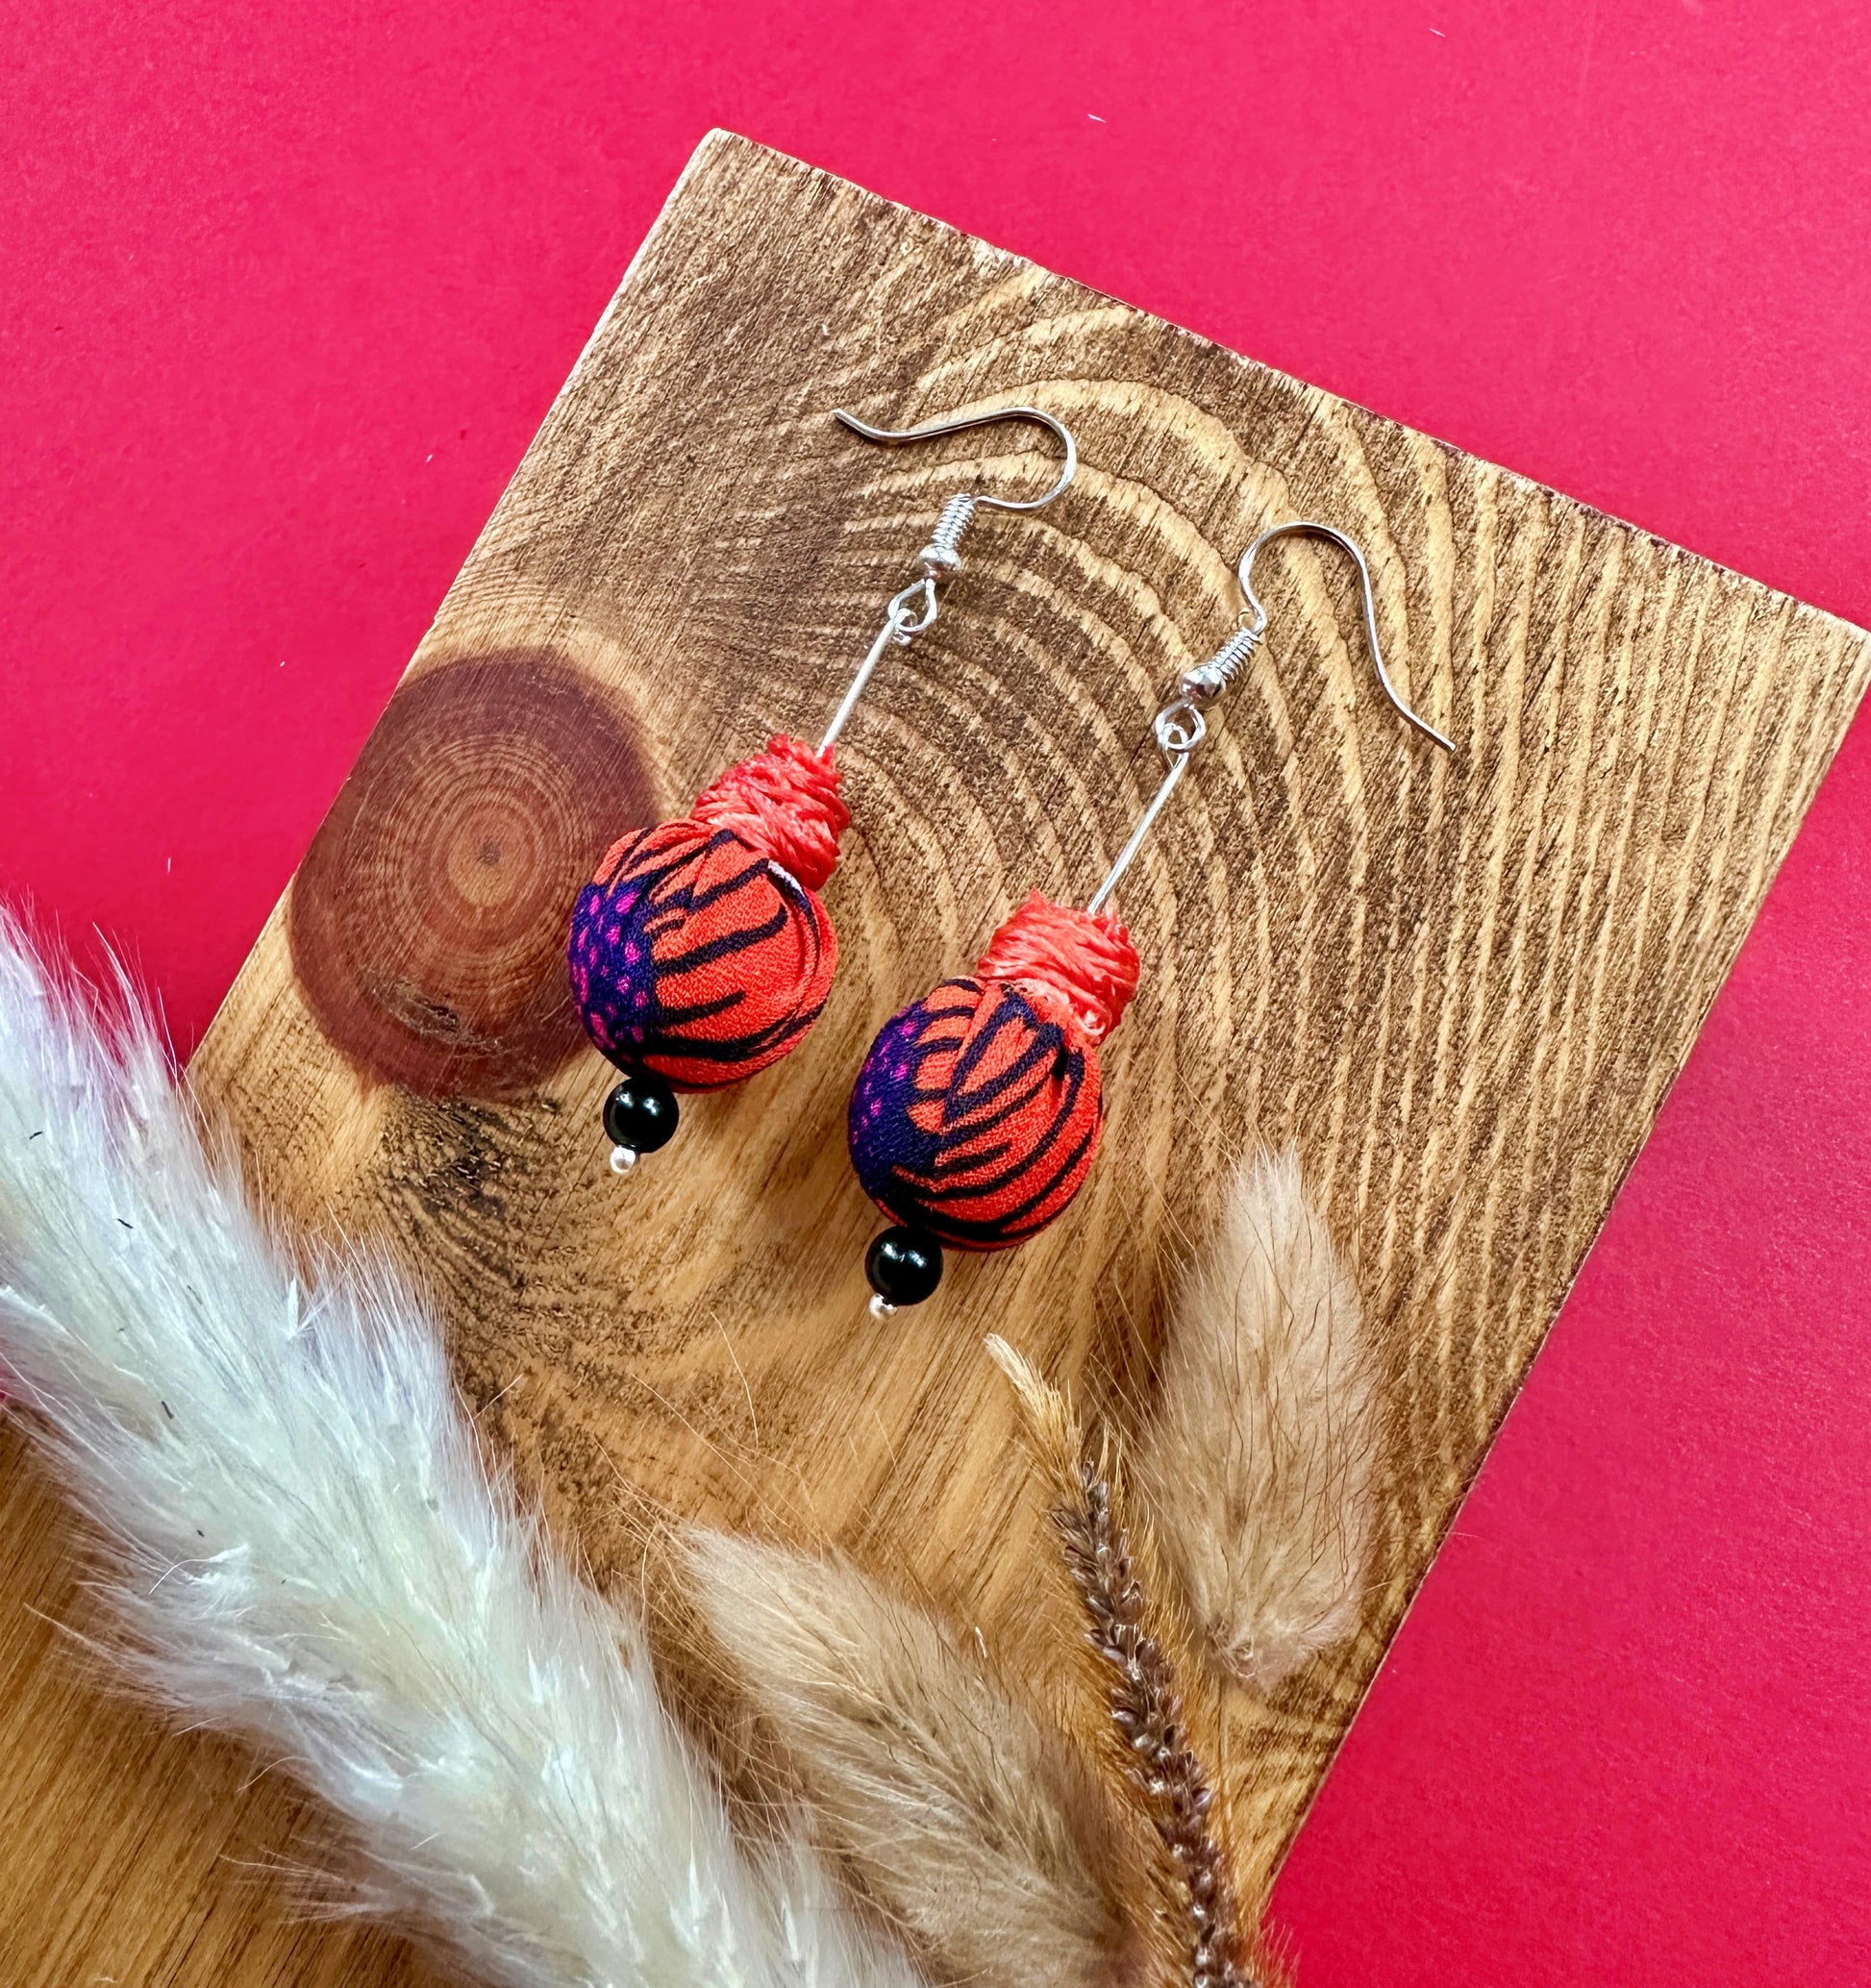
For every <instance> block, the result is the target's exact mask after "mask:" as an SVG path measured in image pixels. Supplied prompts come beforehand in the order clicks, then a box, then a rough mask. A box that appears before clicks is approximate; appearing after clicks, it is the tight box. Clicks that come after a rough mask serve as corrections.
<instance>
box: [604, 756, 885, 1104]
mask: <svg viewBox="0 0 1871 1988" xmlns="http://www.w3.org/2000/svg"><path fill="white" fill-rule="evenodd" d="M849 821H850V815H849V813H848V812H847V810H846V808H845V807H844V804H843V802H842V801H841V800H839V798H838V793H837V775H836V772H835V771H834V770H833V767H832V762H831V756H830V755H829V754H826V755H819V754H816V753H813V752H812V751H811V749H810V748H809V747H806V746H804V745H802V744H801V743H800V742H799V741H798V740H797V739H788V738H776V739H774V740H773V742H772V743H771V745H769V747H768V748H767V750H766V752H764V753H761V754H757V755H756V756H755V757H754V758H751V759H747V760H743V761H742V762H741V763H740V764H739V765H737V766H734V767H731V768H730V769H729V770H728V772H727V773H725V774H723V775H722V777H721V779H720V780H718V781H717V782H716V783H714V785H713V786H712V787H711V788H709V789H708V791H707V792H706V793H704V794H703V795H702V796H701V797H700V798H699V799H698V800H697V802H696V804H695V806H694V808H691V809H690V811H689V812H688V813H687V814H686V815H685V816H684V817H683V818H682V819H681V820H679V821H671V822H659V823H658V824H657V825H656V826H655V827H654V828H648V829H639V830H636V831H635V832H632V833H631V834H628V835H626V836H624V837H623V838H622V839H621V840H620V841H618V842H617V843H615V844H614V845H613V846H612V847H611V850H610V851H609V852H608V853H607V854H606V856H605V858H604V860H603V862H602V863H601V864H600V865H599V866H598V872H597V875H596V876H595V877H594V878H593V879H592V880H591V882H589V883H587V884H586V886H585V888H584V889H583V890H581V891H580V892H579V896H578V903H577V905H576V906H575V907H574V908H573V911H572V926H571V945H570V953H569V966H570V971H571V982H572V993H573V996H574V998H575V999H576V1001H577V1003H578V1010H579V1014H580V1016H581V1017H582V1019H583V1020H584V1023H585V1029H586V1033H587V1034H588V1035H589V1036H590V1038H591V1040H592V1042H593V1043H595V1044H596V1045H597V1047H598V1048H599V1049H600V1050H602V1051H603V1052H604V1054H605V1055H606V1056H609V1057H610V1058H611V1061H612V1062H613V1063H616V1064H618V1065H619V1066H620V1067H622V1068H624V1069H629V1068H631V1067H632V1066H633V1065H637V1064H640V1065H643V1066H645V1067H647V1068H649V1069H652V1070H655V1071H657V1072H659V1073H660V1074H661V1076H663V1077H665V1078H667V1079H668V1081H669V1082H670V1083H671V1084H673V1085H674V1086H675V1087H676V1088H677V1089H679V1090H715V1089H718V1088H720V1087H721V1086H722V1085H724V1084H730V1083H736V1082H738V1081H740V1079H742V1078H744V1077H751V1076H752V1075H753V1074H754V1073H755V1071H757V1070H763V1069H765V1068H766V1066H767V1065H768V1064H769V1063H773V1062H777V1061H778V1060H779V1058H780V1057H782V1056H785V1055H786V1052H787V1051H788V1050H790V1049H792V1048H794V1047H795V1046H796V1045H797V1044H798V1042H799V1041H800V1040H801V1039H802V1038H803V1037H804V1035H805V1034H806V1031H808V1030H809V1029H810V1028H811V1026H812V1024H813V1023H814V1022H815V1021H816V1020H817V1019H818V1015H819V1010H820V1009H821V1008H823V1006H825V998H826V996H827V994H828V993H829V992H830V991H831V986H832V975H833V971H834V969H835V968H836V964H837V957H838V947H837V938H836V934H835V933H834V932H833V930H832V921H831V919H830V917H829V916H828V915H827V914H826V910H825V907H824V906H823V905H822V904H821V903H820V902H819V899H818V895H817V891H818V886H819V885H820V884H822V883H823V882H825V880H826V879H827V878H828V877H829V876H830V875H831V874H832V870H833V867H834V866H835V864H836V861H837V844H838V837H839V835H840V834H841V833H842V832H843V830H844V828H845V826H846V825H847V823H848V822H849Z"/></svg>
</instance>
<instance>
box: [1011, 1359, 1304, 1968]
mask: <svg viewBox="0 0 1871 1988" xmlns="http://www.w3.org/2000/svg"><path fill="white" fill-rule="evenodd" d="M987 1351H988V1353H989V1354H991V1355H992V1356H993V1358H994V1360H995V1361H996V1363H997V1364H998V1365H999V1366H1000V1368H1001V1370H1002V1372H1003V1373H1005V1374H1006V1375H1007V1377H1008V1379H1009V1380H1010V1381H1011V1383H1012V1385H1013V1391H1014V1394H1015V1396H1016V1398H1017V1399H1018V1401H1019V1404H1020V1407H1021V1410H1022V1413H1023V1415H1024V1418H1025V1422H1026V1427H1027V1431H1028V1435H1029V1438H1030V1440H1031V1442H1032V1445H1033V1450H1034V1454H1035V1461H1036V1462H1037V1463H1038V1465H1039V1467H1040V1469H1041V1471H1042V1473H1043V1475H1044V1477H1045V1479H1046V1481H1047V1486H1048V1491H1049V1495H1050V1496H1051V1498H1052V1500H1053V1506H1052V1513H1051V1516H1052V1521H1053V1524H1054V1526H1055V1527H1056V1528H1058V1531H1059V1535H1060V1544H1061V1547H1062V1549H1063V1553H1064V1560H1065V1565H1066V1567H1067V1569H1068V1570H1069V1572H1070V1574H1071V1576H1072V1579H1073V1581H1074V1583H1075V1585H1076V1586H1077V1588H1078V1591H1079V1596H1080V1600H1081V1603H1082V1605H1083V1608H1084V1612H1085V1622H1086V1626H1087V1642H1088V1645H1089V1648H1090V1650H1091V1652H1092V1653H1093V1655H1094V1657H1095V1659H1096V1665H1097V1671H1098V1675H1099V1677H1100V1680H1101V1684H1102V1689H1103V1691H1104V1694H1105V1698H1106V1702H1107V1704H1108V1706H1109V1710H1110V1735H1111V1746H1112V1751H1113V1752H1114V1754H1115V1756H1116V1757H1117V1758H1118V1759H1119V1761H1120V1762H1121V1764H1122V1769H1123V1772H1124V1775H1125V1777H1127V1778H1128V1780H1129V1781H1130V1783H1131V1785H1132V1786H1133V1787H1134V1788H1135V1790H1136V1792H1137V1794H1138V1796H1139V1797H1140V1799H1141V1802H1142V1805H1143V1809H1144V1813H1145V1814H1146V1815H1147V1817H1148V1819H1149V1821H1150V1823H1151V1825H1152V1826H1153V1827H1154V1828H1155V1830H1156V1832H1157V1835H1158V1837H1159V1838H1160V1841H1161V1843H1162V1846H1163V1849H1164V1851H1166V1852H1167V1854H1168V1860H1169V1870H1168V1872H1167V1874H1165V1876H1166V1881H1165V1883H1164V1885H1163V1889H1164V1890H1165V1891H1166V1892H1167V1893H1168V1895H1169V1896H1170V1897H1171V1898H1172V1899H1174V1901H1175V1902H1176V1909H1177V1911H1178V1914H1179V1916H1180V1923H1181V1927H1182V1933H1183V1951H1184V1955H1185V1968H1186V1974H1185V1978H1186V1979H1187V1980H1188V1981H1189V1982H1190V1983H1191V1984H1192V1988H1257V1984H1259V1983H1260V1982H1261V1981H1263V1980H1264V1979H1265V1978H1266V1976H1265V1974H1264V1971H1263V1970H1262V1969H1261V1968H1260V1966H1259V1965H1258V1964H1257V1962H1256V1960H1255V1959H1254V1958H1253V1952H1254V1948H1255V1944H1256V1943H1255V1940H1254V1935H1253V1929H1252V1928H1251V1927H1250V1926H1247V1925H1245V1924H1244V1923H1243V1915H1242V1913H1241V1911H1240V1906H1239V1902H1238V1898H1237V1894H1236V1891H1235V1884H1234V1880H1233V1877H1232V1875H1231V1872H1230V1869H1229V1863H1228V1859H1227V1857H1226V1855H1225V1854H1224V1851H1223V1849H1222V1846H1221V1844H1220V1842H1219V1841H1218V1840H1217V1839H1216V1837H1215V1835H1214V1833H1213V1829H1212V1827H1211V1825H1210V1811H1211V1809H1212V1807H1213V1802H1214V1790H1213V1788H1212V1786H1211V1785H1210V1780H1209V1776H1208V1771H1207V1769H1206V1768H1205V1767H1204V1765H1203V1763H1202V1761H1201V1760H1200V1759H1199V1758H1198V1757H1197V1755H1196V1753H1195V1752H1194V1750H1193V1749H1192V1748H1191V1747H1190V1745H1189V1743H1188V1739H1187V1736H1186V1734H1185V1730H1184V1723H1183V1702H1182V1695H1181V1693H1180V1691H1179V1689H1178V1685H1177V1677H1176V1667H1175V1663H1174V1660H1173V1658H1172V1656H1171V1654H1170V1651H1171V1648H1172V1647H1173V1645H1174V1644H1175V1642H1176V1641H1177V1640H1178V1638H1177V1636H1176V1632H1175V1629H1174V1628H1173V1626H1172V1625H1171V1624H1170V1623H1169V1622H1168V1621H1167V1620H1166V1619H1160V1615H1159V1609H1158V1606H1157V1604H1156V1603H1155V1602H1154V1601H1153V1598H1152V1597H1151V1596H1150V1594H1149V1593H1148V1592H1147V1591H1146V1589H1145V1587H1144V1584H1143V1582H1142V1581H1141V1580H1140V1579H1139V1578H1138V1570H1137V1565H1136V1556H1135V1553H1134V1551H1133V1543H1132V1540H1131V1537H1130V1530H1129V1527H1128V1526H1127V1523H1126V1518H1125V1513H1124V1492H1123V1474H1122V1464H1121V1458H1120V1456H1119V1454H1118V1452H1117V1449H1116V1446H1115V1443H1114V1441H1113V1440H1112V1439H1111V1438H1110V1436H1109V1435H1106V1436H1105V1437H1103V1438H1102V1439H1101V1441H1100V1442H1099V1444H1098V1446H1097V1448H1096V1451H1095V1452H1094V1451H1093V1450H1092V1449H1091V1448H1090V1447H1089V1446H1088V1445H1087V1443H1086V1441H1085V1433H1084V1430H1083V1429H1082V1428H1081V1427H1080V1424H1079V1420H1078V1415H1077V1412H1076V1410H1075V1409H1074V1407H1073V1405H1072V1403H1071V1399H1070V1397H1069V1396H1067V1395H1066V1394H1065V1393H1064V1392H1063V1390H1061V1389H1059V1388H1056V1387H1052V1386H1049V1385H1048V1384H1047V1383H1046V1382H1045V1381H1044V1380H1042V1379H1040V1378H1039V1376H1038V1375H1037V1374H1036V1373H1035V1371H1034V1370H1033V1368H1032V1367H1031V1366H1030V1365H1029V1364H1028V1362H1027V1361H1026V1360H1024V1359H1023V1358H1022V1357H1021V1356H1020V1354H1017V1353H1016V1352H1014V1350H1013V1348H1012V1347H1010V1345H1009V1344H1008V1343H1007V1341H1006V1340H1004V1339H1001V1338H998V1337H996V1338H990V1339H989V1340H988V1341H987Z"/></svg>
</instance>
